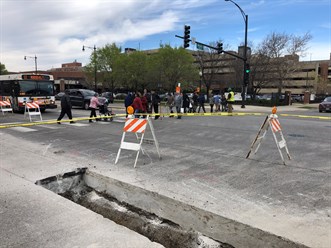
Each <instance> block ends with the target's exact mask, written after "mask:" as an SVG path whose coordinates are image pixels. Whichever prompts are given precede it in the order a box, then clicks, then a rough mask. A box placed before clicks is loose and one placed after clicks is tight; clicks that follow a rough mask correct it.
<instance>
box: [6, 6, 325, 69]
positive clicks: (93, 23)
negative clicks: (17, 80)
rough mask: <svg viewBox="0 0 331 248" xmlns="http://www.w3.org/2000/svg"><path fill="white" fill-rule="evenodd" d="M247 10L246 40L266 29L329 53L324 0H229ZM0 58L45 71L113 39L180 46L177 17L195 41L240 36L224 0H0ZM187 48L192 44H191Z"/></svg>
mask: <svg viewBox="0 0 331 248" xmlns="http://www.w3.org/2000/svg"><path fill="white" fill-rule="evenodd" d="M234 1H235V2H236V3H237V4H238V5H239V6H240V7H241V8H242V10H243V11H244V12H245V13H246V14H247V15H248V42H249V43H250V44H253V45H254V46H256V45H258V44H259V43H260V42H261V41H262V40H263V39H264V38H265V37H266V36H267V35H268V34H270V33H271V32H277V33H287V34H294V35H303V34H304V33H306V32H309V33H310V34H311V35H312V37H313V38H312V40H311V41H310V42H309V44H308V48H309V49H308V50H307V52H306V56H305V57H302V58H301V60H325V59H329V58H330V52H331V0H252V1H250V0H234ZM0 14H1V15H0V61H1V63H3V64H5V65H6V68H7V69H8V70H10V71H25V70H33V69H34V61H33V59H29V58H28V59H27V60H24V59H23V58H24V56H32V57H33V56H35V55H36V56H37V63H38V68H39V69H43V70H47V69H50V68H56V67H60V66H61V64H62V63H68V62H73V61H74V60H77V61H78V62H82V63H83V65H84V64H86V63H87V62H88V61H89V55H90V52H91V50H86V51H85V52H82V50H81V48H82V46H83V45H87V46H91V47H93V46H94V45H96V46H97V47H102V46H104V45H105V44H107V43H112V42H115V43H116V44H118V45H119V46H121V47H122V48H125V47H130V48H136V49H139V48H140V49H141V50H145V49H154V48H158V47H159V45H160V43H162V44H170V45H171V46H181V45H182V42H183V41H182V40H181V39H179V38H176V37H175V35H176V34H177V35H183V26H184V24H189V25H190V26H191V36H192V37H195V38H196V39H197V41H200V42H202V43H209V42H214V41H217V40H220V39H221V40H222V41H223V43H224V44H225V47H226V48H228V49H231V50H237V47H238V45H240V44H242V43H243V41H244V20H243V17H242V15H241V12H240V11H239V9H238V8H237V7H236V6H235V5H234V4H233V3H231V2H226V1H224V0H93V1H92V0H48V1H47V0H0ZM190 49H195V48H194V46H192V45H191V47H190Z"/></svg>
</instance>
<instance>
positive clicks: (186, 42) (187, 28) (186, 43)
mask: <svg viewBox="0 0 331 248" xmlns="http://www.w3.org/2000/svg"><path fill="white" fill-rule="evenodd" d="M190 29H191V26H188V25H185V26H184V48H187V47H189V46H190V44H189V43H190V37H191V36H190V33H191V31H190Z"/></svg>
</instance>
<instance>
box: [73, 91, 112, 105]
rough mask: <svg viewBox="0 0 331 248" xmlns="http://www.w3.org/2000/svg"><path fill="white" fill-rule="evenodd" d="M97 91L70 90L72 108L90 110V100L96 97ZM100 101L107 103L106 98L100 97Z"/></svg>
mask: <svg viewBox="0 0 331 248" xmlns="http://www.w3.org/2000/svg"><path fill="white" fill-rule="evenodd" d="M94 94H95V91H93V90H86V89H70V90H69V97H70V101H71V104H72V106H76V107H81V108H83V109H86V110H87V109H89V106H90V100H91V98H92V97H93V96H94ZM99 100H102V101H105V100H106V98H105V97H99Z"/></svg>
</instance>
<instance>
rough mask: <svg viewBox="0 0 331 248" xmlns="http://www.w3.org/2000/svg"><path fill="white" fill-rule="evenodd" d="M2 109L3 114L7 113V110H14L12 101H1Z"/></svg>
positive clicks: (0, 108)
mask: <svg viewBox="0 0 331 248" xmlns="http://www.w3.org/2000/svg"><path fill="white" fill-rule="evenodd" d="M0 110H1V112H2V115H5V112H12V113H13V108H12V106H11V103H10V101H9V100H5V101H0Z"/></svg>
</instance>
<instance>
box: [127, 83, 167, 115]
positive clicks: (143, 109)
mask: <svg viewBox="0 0 331 248" xmlns="http://www.w3.org/2000/svg"><path fill="white" fill-rule="evenodd" d="M160 102H161V98H160V96H159V95H158V94H157V93H156V92H155V91H154V90H152V91H151V92H149V91H148V90H147V89H144V92H143V93H141V92H139V91H137V92H134V93H133V92H129V94H128V95H127V96H126V98H125V100H124V106H125V109H126V111H127V108H128V107H129V106H132V107H133V109H134V113H135V117H136V118H138V117H140V115H141V113H152V112H153V111H154V113H155V118H154V119H155V120H157V119H159V117H160V115H159V104H160ZM126 114H127V115H128V113H127V112H126ZM142 117H143V118H145V117H146V115H143V116H142Z"/></svg>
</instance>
